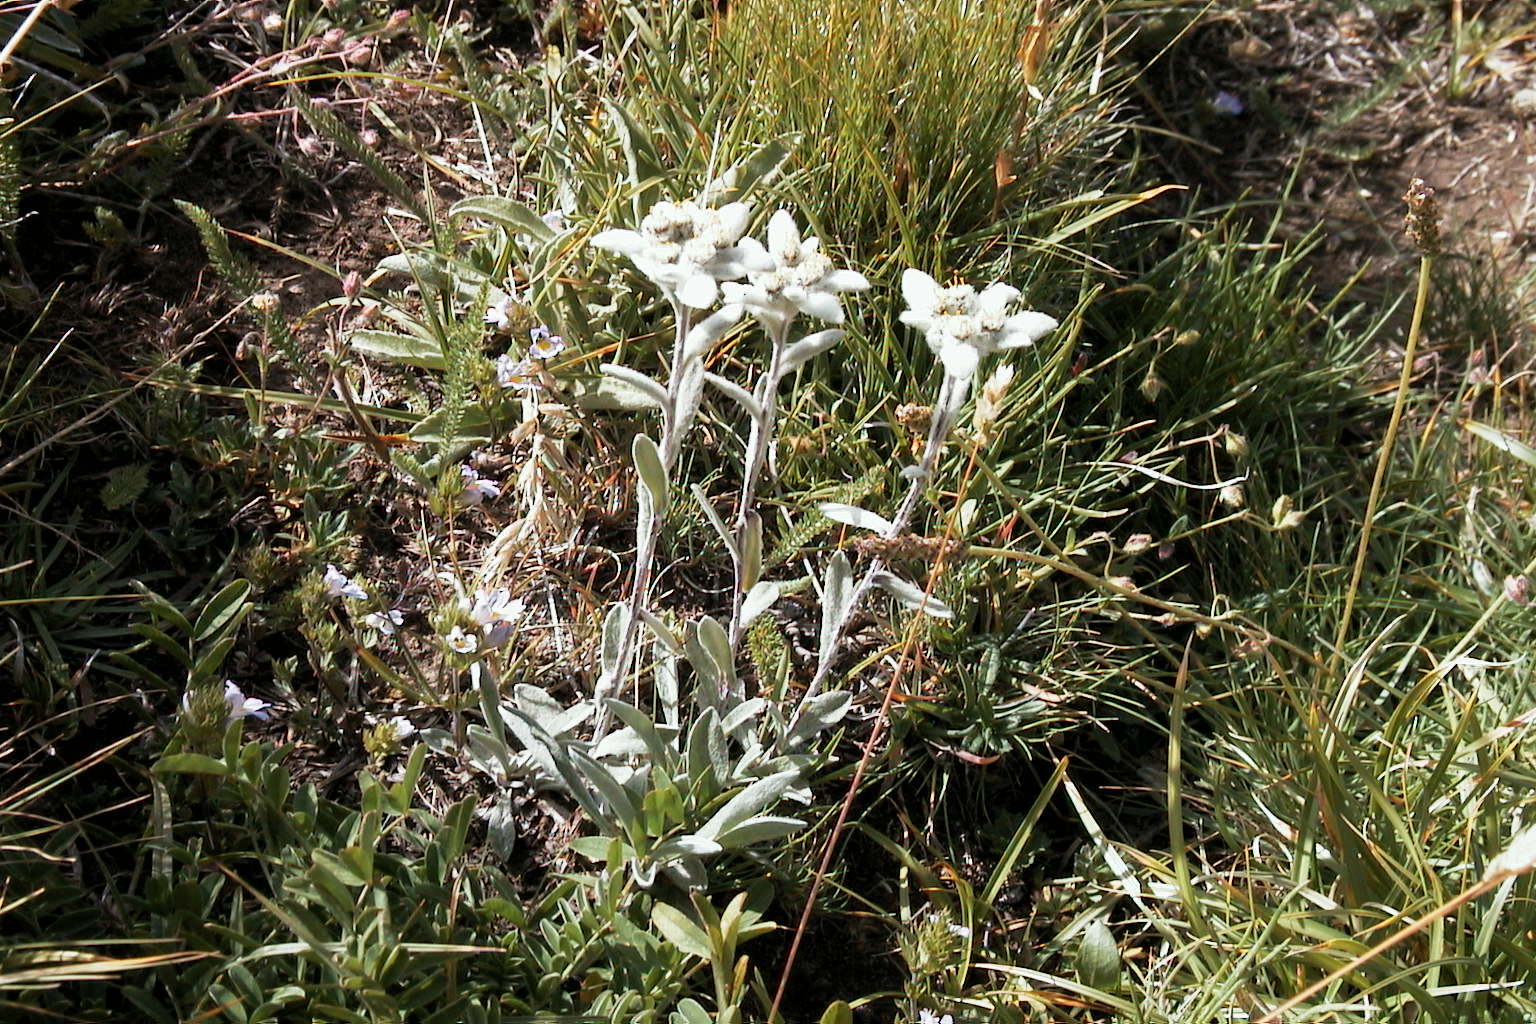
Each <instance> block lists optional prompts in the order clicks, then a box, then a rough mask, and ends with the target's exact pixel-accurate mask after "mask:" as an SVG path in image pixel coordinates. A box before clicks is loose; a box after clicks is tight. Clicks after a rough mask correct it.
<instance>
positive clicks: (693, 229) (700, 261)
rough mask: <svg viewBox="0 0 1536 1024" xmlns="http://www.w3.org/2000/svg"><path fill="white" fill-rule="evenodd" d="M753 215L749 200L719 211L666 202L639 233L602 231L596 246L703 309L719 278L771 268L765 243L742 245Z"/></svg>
mask: <svg viewBox="0 0 1536 1024" xmlns="http://www.w3.org/2000/svg"><path fill="white" fill-rule="evenodd" d="M751 216H752V209H751V207H749V206H748V205H747V204H746V203H727V204H726V205H724V206H722V207H720V208H719V209H718V210H716V209H714V208H712V207H709V206H702V205H700V204H699V203H697V202H696V201H694V200H691V199H689V200H685V201H684V202H681V203H673V202H667V201H665V200H664V201H662V202H659V203H657V204H656V205H655V206H653V207H651V211H650V212H649V213H647V214H646V215H645V219H644V220H642V221H641V222H640V230H639V231H631V230H629V229H628V228H614V229H610V230H608V231H601V232H598V233H597V234H596V235H594V236H592V242H591V244H592V245H594V246H596V247H597V248H599V249H606V250H608V251H609V252H614V253H618V254H619V255H621V256H628V257H629V259H630V262H632V263H634V265H635V267H636V269H638V270H639V271H640V272H641V273H642V274H644V275H645V276H646V277H648V278H650V279H651V281H652V282H654V283H655V284H656V286H657V287H658V288H660V289H662V291H663V292H665V293H666V294H667V295H668V296H670V297H672V298H674V299H676V300H677V301H678V302H681V303H682V304H683V305H685V306H691V307H693V308H694V309H704V308H706V307H708V306H712V305H714V304H715V300H716V299H717V298H719V295H720V288H719V282H721V281H732V280H735V279H736V278H739V277H741V275H742V274H745V273H746V272H747V271H748V270H767V269H770V268H769V267H768V266H767V265H766V262H765V261H764V259H763V258H762V253H761V247H760V246H759V247H757V250H756V251H753V250H752V249H750V248H748V247H743V246H739V245H737V242H738V241H739V240H740V238H741V235H742V232H744V231H745V230H746V229H747V221H748V220H749V219H750V218H751Z"/></svg>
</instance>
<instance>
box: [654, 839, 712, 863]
mask: <svg viewBox="0 0 1536 1024" xmlns="http://www.w3.org/2000/svg"><path fill="white" fill-rule="evenodd" d="M720 849H721V847H720V844H719V843H717V842H715V841H714V840H713V839H701V838H700V837H698V836H694V835H687V836H678V837H677V838H676V839H668V840H667V841H666V842H664V843H657V844H656V845H655V846H653V847H652V848H651V856H652V857H655V858H656V859H657V860H660V861H667V860H671V859H673V858H674V857H682V856H692V857H709V856H712V855H714V854H717V853H719V852H720Z"/></svg>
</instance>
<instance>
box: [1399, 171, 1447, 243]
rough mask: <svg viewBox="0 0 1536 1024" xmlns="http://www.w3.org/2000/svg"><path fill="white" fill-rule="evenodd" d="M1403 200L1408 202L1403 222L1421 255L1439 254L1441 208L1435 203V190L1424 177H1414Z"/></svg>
mask: <svg viewBox="0 0 1536 1024" xmlns="http://www.w3.org/2000/svg"><path fill="white" fill-rule="evenodd" d="M1403 202H1405V203H1407V204H1408V213H1407V215H1406V216H1405V217H1404V218H1403V224H1404V226H1405V227H1407V229H1408V237H1409V238H1411V239H1412V240H1413V244H1414V247H1415V248H1417V249H1418V250H1419V255H1420V256H1437V255H1439V253H1440V208H1439V207H1438V206H1437V205H1435V190H1434V189H1432V188H1430V187H1429V186H1428V185H1426V184H1424V179H1423V178H1414V179H1413V181H1411V182H1409V183H1408V191H1407V192H1404V193H1403Z"/></svg>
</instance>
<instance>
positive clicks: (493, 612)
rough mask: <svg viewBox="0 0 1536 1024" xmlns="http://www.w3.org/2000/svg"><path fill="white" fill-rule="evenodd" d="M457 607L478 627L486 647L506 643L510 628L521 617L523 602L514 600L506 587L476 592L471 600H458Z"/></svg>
mask: <svg viewBox="0 0 1536 1024" xmlns="http://www.w3.org/2000/svg"><path fill="white" fill-rule="evenodd" d="M459 607H460V608H462V609H463V610H464V612H465V614H467V615H468V616H469V617H470V618H471V619H473V620H474V622H475V625H477V626H479V627H480V633H481V636H482V638H483V639H484V641H485V646H487V647H500V646H501V645H502V644H504V643H506V642H507V640H508V639H510V638H511V636H512V627H514V626H516V625H517V623H518V621H519V620H520V619H521V618H522V617H523V602H522V601H521V600H517V599H514V598H513V597H512V593H511V591H509V590H508V589H507V588H506V587H496V588H495V589H492V590H476V591H475V594H474V597H473V598H470V597H468V596H466V597H461V598H459Z"/></svg>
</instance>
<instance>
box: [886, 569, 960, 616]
mask: <svg viewBox="0 0 1536 1024" xmlns="http://www.w3.org/2000/svg"><path fill="white" fill-rule="evenodd" d="M870 582H871V583H873V584H874V585H875V586H877V587H879V588H880V589H881V590H883V591H885V592H886V593H887V594H890V595H891V596H892V597H894V598H895V599H896V601H897V602H898V603H899V604H901V605H902V606H904V607H906V608H911V609H912V610H913V611H916V612H922V613H923V614H924V615H931V616H933V617H934V618H936V619H952V618H954V617H955V613H954V612H952V611H950V608H949V605H947V604H945V603H944V602H943V601H940V600H939V599H938V598H936V597H934V596H933V595H932V594H925V593H923V592H922V590H921V589H920V588H918V587H915V586H913V585H912V584H910V583H908V582H907V581H906V580H904V579H902V578H901V577H899V576H892V575H891V574H890V573H888V572H877V573H875V574H874V575H873V576H872V577H871V578H870Z"/></svg>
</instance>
